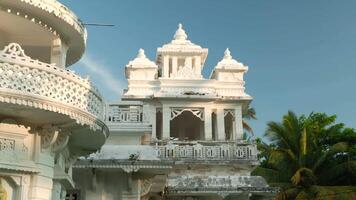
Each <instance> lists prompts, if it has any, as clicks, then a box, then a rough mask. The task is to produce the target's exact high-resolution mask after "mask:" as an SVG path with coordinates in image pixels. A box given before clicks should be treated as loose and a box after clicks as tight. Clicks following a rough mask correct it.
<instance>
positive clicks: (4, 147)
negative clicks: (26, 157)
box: [0, 138, 15, 152]
mask: <svg viewBox="0 0 356 200" xmlns="http://www.w3.org/2000/svg"><path fill="white" fill-rule="evenodd" d="M0 151H5V152H6V151H15V140H13V139H5V138H0Z"/></svg>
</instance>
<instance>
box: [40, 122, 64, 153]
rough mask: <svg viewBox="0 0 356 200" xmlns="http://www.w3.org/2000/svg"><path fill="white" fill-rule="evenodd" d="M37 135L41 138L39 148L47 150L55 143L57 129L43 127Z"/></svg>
mask: <svg viewBox="0 0 356 200" xmlns="http://www.w3.org/2000/svg"><path fill="white" fill-rule="evenodd" d="M38 133H39V135H40V136H41V148H42V149H48V148H50V147H51V146H52V145H53V144H54V143H55V142H56V140H57V138H58V135H59V129H58V128H57V127H54V126H51V125H45V126H43V127H42V128H41V129H39V130H38Z"/></svg>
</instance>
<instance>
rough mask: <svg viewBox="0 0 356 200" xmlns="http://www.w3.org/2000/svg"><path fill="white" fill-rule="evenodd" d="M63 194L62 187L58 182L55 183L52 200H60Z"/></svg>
mask: <svg viewBox="0 0 356 200" xmlns="http://www.w3.org/2000/svg"><path fill="white" fill-rule="evenodd" d="M61 194H62V185H61V183H59V182H58V181H53V188H52V200H60V199H62V198H61Z"/></svg>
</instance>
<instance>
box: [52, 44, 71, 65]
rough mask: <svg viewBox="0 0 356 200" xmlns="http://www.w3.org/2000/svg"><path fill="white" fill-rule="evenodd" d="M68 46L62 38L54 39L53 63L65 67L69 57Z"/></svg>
mask: <svg viewBox="0 0 356 200" xmlns="http://www.w3.org/2000/svg"><path fill="white" fill-rule="evenodd" d="M67 51H68V46H67V45H66V44H65V43H64V42H63V41H62V40H61V39H60V38H56V39H54V40H53V41H52V47H51V61H50V62H51V63H54V64H56V65H57V66H58V67H62V68H65V65H66V59H67Z"/></svg>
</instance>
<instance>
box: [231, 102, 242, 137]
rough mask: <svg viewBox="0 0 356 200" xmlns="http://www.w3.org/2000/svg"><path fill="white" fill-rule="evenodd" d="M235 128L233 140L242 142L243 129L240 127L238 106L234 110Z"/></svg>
mask: <svg viewBox="0 0 356 200" xmlns="http://www.w3.org/2000/svg"><path fill="white" fill-rule="evenodd" d="M234 111H235V123H234V125H235V127H234V130H235V131H234V135H233V140H242V139H243V134H244V133H243V127H242V107H241V106H238V107H236V108H235V110H234Z"/></svg>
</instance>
